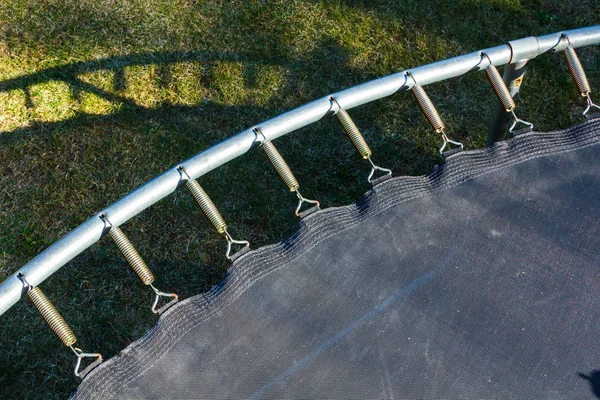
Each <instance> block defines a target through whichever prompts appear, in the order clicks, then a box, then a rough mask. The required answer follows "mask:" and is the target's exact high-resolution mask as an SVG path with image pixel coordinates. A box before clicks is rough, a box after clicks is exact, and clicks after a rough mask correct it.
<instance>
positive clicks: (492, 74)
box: [481, 52, 533, 133]
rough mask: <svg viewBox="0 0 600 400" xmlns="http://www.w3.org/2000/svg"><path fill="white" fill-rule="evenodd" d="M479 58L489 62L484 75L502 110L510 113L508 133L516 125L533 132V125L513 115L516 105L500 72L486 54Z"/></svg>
mask: <svg viewBox="0 0 600 400" xmlns="http://www.w3.org/2000/svg"><path fill="white" fill-rule="evenodd" d="M481 57H482V58H483V57H485V58H487V60H488V62H489V65H488V66H487V68H486V69H485V73H486V75H487V77H488V79H489V81H490V83H491V84H492V87H493V88H494V92H496V96H498V100H500V103H502V106H503V107H504V109H505V110H506V111H507V112H509V113H511V114H512V116H513V118H514V120H513V123H512V125H511V126H510V128H509V129H508V131H509V132H511V133H512V131H513V129H515V126H516V125H517V123H522V124H523V125H527V126H528V127H529V129H531V130H533V124H532V123H531V122H527V121H524V120H522V119H520V118H518V117H517V115H516V114H515V108H516V107H517V105H516V104H515V100H514V99H513V98H512V96H511V95H510V91H509V90H508V88H507V87H506V83H504V79H502V76H501V75H500V72H498V69H496V67H495V66H494V64H492V60H491V59H490V56H488V55H487V54H486V53H484V52H482V53H481Z"/></svg>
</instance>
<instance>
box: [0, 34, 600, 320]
mask: <svg viewBox="0 0 600 400" xmlns="http://www.w3.org/2000/svg"><path fill="white" fill-rule="evenodd" d="M563 34H565V35H568V37H569V40H570V42H571V45H572V47H574V48H578V47H583V46H588V45H591V44H598V43H600V25H595V26H591V27H587V28H581V29H574V30H570V31H564V32H557V33H553V34H549V35H544V36H540V37H537V38H526V39H527V40H521V41H514V42H510V45H509V44H505V45H501V46H496V47H492V48H489V49H482V50H478V51H476V52H473V53H469V54H465V55H462V56H459V57H453V58H450V59H447V60H443V61H438V62H435V63H432V64H428V65H424V66H421V67H416V68H411V69H410V72H411V73H412V74H413V76H414V77H415V79H416V80H417V82H419V84H421V85H428V84H430V83H434V82H439V81H442V80H445V79H450V78H454V77H457V76H460V75H463V74H466V73H468V72H471V71H474V70H481V69H482V65H481V63H480V61H481V52H482V51H484V52H485V53H486V54H487V55H488V56H489V57H490V59H491V60H492V61H493V63H494V65H504V64H506V63H509V62H514V61H518V60H520V59H522V58H534V57H535V56H537V55H539V54H542V53H544V52H546V51H549V50H553V51H562V50H564V49H565V48H566V47H567V43H564V41H562V40H561V39H562V35H563ZM524 54H527V55H528V57H521V56H522V55H524ZM519 57H521V58H519ZM406 72H407V71H400V72H398V73H395V74H392V75H389V76H386V77H383V78H379V79H376V80H373V81H370V82H366V83H363V84H361V85H357V86H354V87H352V88H349V89H346V90H343V91H341V92H337V93H333V94H330V95H327V96H325V97H323V98H321V99H318V100H315V101H313V102H311V103H308V104H306V105H304V106H301V107H298V108H296V109H294V110H291V111H289V112H286V113H284V114H281V115H279V116H277V117H275V118H272V119H270V120H268V121H265V122H263V123H261V124H260V127H261V131H262V133H263V135H264V136H265V139H266V140H267V141H271V140H274V139H277V138H278V137H280V136H282V135H285V134H287V133H290V132H292V131H294V130H296V129H299V128H302V127H304V126H307V125H310V124H312V123H314V122H316V121H318V120H320V119H321V118H323V117H324V116H326V115H328V114H329V113H330V112H331V111H332V109H331V102H330V98H331V97H334V98H335V99H336V101H337V103H338V104H339V106H340V108H341V109H343V110H348V109H351V108H353V107H357V106H360V105H361V104H365V103H369V102H371V101H374V100H378V99H381V98H383V97H386V96H390V95H392V94H394V93H396V92H398V91H399V90H410V89H411V88H412V86H413V82H410V81H407V79H406ZM254 145H256V135H255V132H254V131H253V129H252V128H249V129H246V130H244V131H242V132H240V133H239V134H237V135H235V136H233V137H231V138H229V139H227V140H225V141H223V142H221V143H219V144H217V145H215V146H213V147H211V148H209V149H207V150H205V151H203V152H201V153H199V154H198V155H196V156H194V157H192V158H190V159H188V160H186V161H184V162H183V163H182V164H181V165H183V166H184V167H185V170H186V172H187V173H188V174H189V176H190V177H191V178H192V179H196V178H198V177H200V176H202V175H204V174H206V173H208V172H210V171H212V170H213V169H215V168H217V167H219V166H221V165H223V164H225V163H226V162H228V161H230V160H232V159H234V158H236V157H238V156H240V155H242V154H244V153H246V152H247V151H249V150H250V149H251V148H252V147H253V146H254ZM180 181H181V175H180V172H179V171H178V169H177V168H172V169H169V170H168V171H166V172H165V173H163V174H162V175H160V176H158V177H157V178H155V179H153V180H151V181H149V182H148V183H146V184H144V185H143V186H141V187H140V188H138V189H136V190H135V191H133V192H132V193H130V194H128V195H127V196H125V197H123V198H122V199H121V200H119V201H117V202H116V203H114V204H112V205H111V206H109V207H107V208H106V209H105V210H103V212H104V213H106V214H108V215H110V218H111V223H112V224H113V225H114V226H119V225H121V224H123V223H125V222H127V221H128V220H129V219H130V218H132V217H134V216H135V215H137V214H139V213H140V212H142V211H143V210H145V209H146V208H148V207H150V206H151V205H153V204H154V203H156V202H158V201H159V200H161V199H163V198H164V197H166V196H168V195H169V194H171V193H173V192H174V191H175V190H176V189H177V187H178V184H179V182H180ZM99 216H100V213H98V214H96V215H94V216H93V217H92V218H90V219H89V220H88V221H86V222H85V223H83V224H82V225H80V226H79V227H77V228H76V229H75V230H73V231H71V232H70V233H69V234H67V235H66V236H64V237H63V238H62V239H60V240H59V241H58V242H56V243H54V244H53V245H52V246H50V247H49V248H48V249H46V250H45V251H44V252H42V253H40V254H39V255H38V256H37V257H35V258H34V259H33V260H31V261H30V262H28V263H27V264H26V265H25V266H23V267H22V268H20V269H19V270H18V271H16V272H15V274H13V275H12V276H10V277H9V278H8V279H7V280H6V281H4V282H3V283H2V285H0V315H1V314H3V313H4V312H6V310H8V309H9V308H10V307H11V306H12V305H13V304H15V303H16V302H17V301H18V300H19V299H20V298H21V289H22V284H21V281H20V280H19V279H18V278H17V273H19V272H20V273H23V274H25V275H26V276H27V278H28V279H29V281H30V282H31V283H32V284H33V285H35V286H37V285H39V284H40V283H42V282H43V281H44V280H45V279H46V278H48V277H49V276H50V275H52V274H53V273H54V272H55V271H57V270H58V269H59V268H61V267H62V266H63V265H65V264H66V263H68V262H69V261H71V260H72V259H73V258H75V257H76V256H77V255H78V254H80V253H81V252H83V251H84V250H86V249H87V248H88V247H90V246H91V245H93V244H94V243H96V242H97V241H98V240H99V239H100V238H101V236H102V233H103V230H104V224H103V222H102V221H101V220H100V219H99V218H98V217H99Z"/></svg>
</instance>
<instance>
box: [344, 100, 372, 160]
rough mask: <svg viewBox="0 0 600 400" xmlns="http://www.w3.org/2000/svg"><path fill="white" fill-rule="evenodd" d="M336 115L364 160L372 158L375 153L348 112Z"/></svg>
mask: <svg viewBox="0 0 600 400" xmlns="http://www.w3.org/2000/svg"><path fill="white" fill-rule="evenodd" d="M336 115H337V117H338V119H339V120H340V122H341V123H342V126H343V127H344V130H345V131H346V133H347V134H348V136H349V137H350V140H352V144H354V147H356V150H358V152H359V153H360V155H361V156H362V158H364V159H365V160H367V159H369V158H371V156H372V155H373V152H372V151H371V149H370V148H369V145H368V144H367V141H366V140H365V138H364V136H363V135H362V133H360V131H359V130H358V127H357V126H356V124H355V123H354V121H352V118H350V115H349V114H348V112H346V111H345V110H340V111H339V112H338V113H337V114H336Z"/></svg>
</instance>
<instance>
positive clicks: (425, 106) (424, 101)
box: [406, 72, 464, 157]
mask: <svg viewBox="0 0 600 400" xmlns="http://www.w3.org/2000/svg"><path fill="white" fill-rule="evenodd" d="M406 75H407V76H410V77H411V78H412V80H413V82H414V83H415V85H414V86H413V87H412V92H413V94H414V95H415V98H416V99H417V102H418V103H419V107H420V108H421V111H423V114H425V117H427V121H429V124H430V125H431V126H432V128H433V129H434V130H435V131H436V132H437V133H440V134H441V135H442V140H443V141H444V143H443V144H442V147H440V150H439V153H440V155H441V156H442V157H443V156H444V149H446V147H447V146H448V144H453V145H455V146H458V147H459V149H460V150H463V149H464V145H463V144H462V143H461V142H457V141H455V140H451V139H449V138H448V136H447V135H446V132H444V129H445V128H446V127H445V126H444V122H443V121H442V118H441V117H440V114H439V113H438V112H437V110H436V108H435V106H434V105H433V103H432V102H431V99H430V98H429V96H427V93H425V90H424V89H423V86H421V85H419V84H418V83H417V81H416V80H415V77H414V76H413V75H412V74H411V73H410V72H407V73H406Z"/></svg>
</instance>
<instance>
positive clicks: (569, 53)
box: [562, 34, 600, 117]
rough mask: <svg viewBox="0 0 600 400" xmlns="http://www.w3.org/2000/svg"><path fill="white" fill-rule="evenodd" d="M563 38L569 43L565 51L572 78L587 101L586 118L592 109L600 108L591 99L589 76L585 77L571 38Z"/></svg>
mask: <svg viewBox="0 0 600 400" xmlns="http://www.w3.org/2000/svg"><path fill="white" fill-rule="evenodd" d="M562 38H563V39H566V40H567V42H568V43H569V45H568V46H567V48H566V49H565V56H566V57H567V64H568V65H569V70H570V71H571V76H572V77H573V80H574V81H575V84H576V85H577V88H578V89H579V92H580V93H581V96H583V97H585V98H586V101H587V107H586V108H585V110H584V111H583V113H582V115H583V116H584V117H585V115H586V114H587V113H588V111H589V110H590V109H591V108H592V107H594V108H598V109H600V106H598V105H597V104H595V103H594V102H593V101H592V97H591V93H592V88H591V87H590V83H589V81H588V79H587V76H586V75H585V70H584V69H583V65H581V61H580V60H579V57H578V56H577V53H576V52H575V49H574V48H573V46H572V45H571V41H570V40H569V37H568V36H567V35H565V34H563V35H562Z"/></svg>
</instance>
